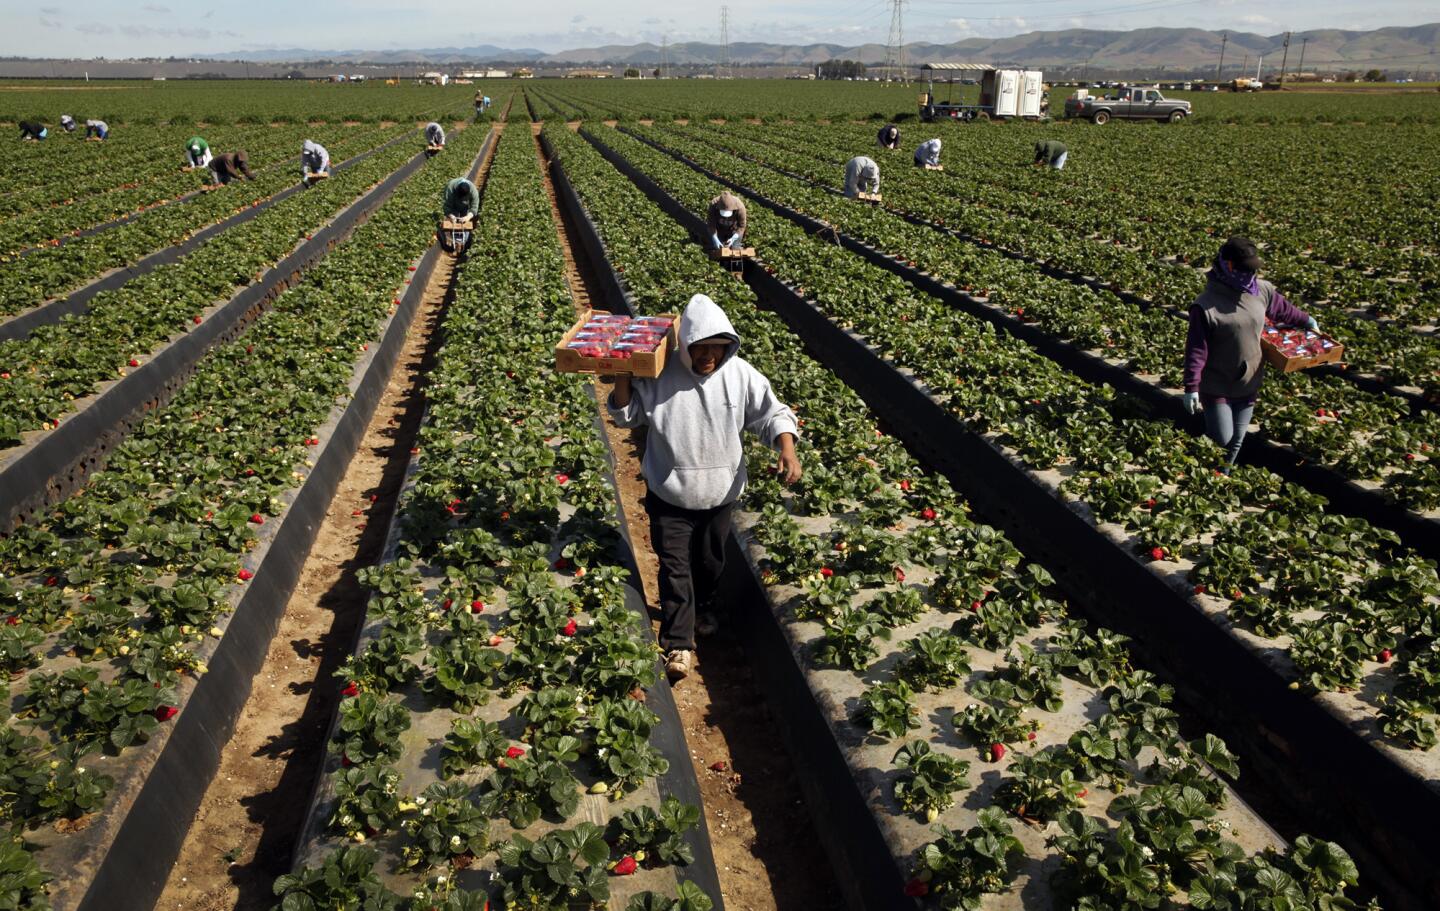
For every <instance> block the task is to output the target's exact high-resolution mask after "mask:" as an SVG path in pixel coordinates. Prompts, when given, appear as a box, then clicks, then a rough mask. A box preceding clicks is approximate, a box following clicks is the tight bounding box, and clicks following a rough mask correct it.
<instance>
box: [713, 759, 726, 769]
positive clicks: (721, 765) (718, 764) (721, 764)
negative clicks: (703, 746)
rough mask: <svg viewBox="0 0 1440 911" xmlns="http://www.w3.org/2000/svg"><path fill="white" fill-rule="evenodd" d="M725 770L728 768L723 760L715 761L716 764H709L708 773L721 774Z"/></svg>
mask: <svg viewBox="0 0 1440 911" xmlns="http://www.w3.org/2000/svg"><path fill="white" fill-rule="evenodd" d="M727 768H729V766H728V765H727V764H726V762H725V760H723V759H721V760H719V761H717V762H712V763H710V771H712V772H723V771H725V770H726V769H727Z"/></svg>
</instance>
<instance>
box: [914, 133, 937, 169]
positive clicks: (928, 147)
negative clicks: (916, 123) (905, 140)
mask: <svg viewBox="0 0 1440 911" xmlns="http://www.w3.org/2000/svg"><path fill="white" fill-rule="evenodd" d="M939 164H940V139H939V138H938V137H937V138H935V139H927V140H925V141H924V142H922V143H920V145H919V146H918V147H917V148H916V149H915V166H916V167H917V168H918V167H923V166H926V165H928V166H930V167H932V168H933V167H937V166H939Z"/></svg>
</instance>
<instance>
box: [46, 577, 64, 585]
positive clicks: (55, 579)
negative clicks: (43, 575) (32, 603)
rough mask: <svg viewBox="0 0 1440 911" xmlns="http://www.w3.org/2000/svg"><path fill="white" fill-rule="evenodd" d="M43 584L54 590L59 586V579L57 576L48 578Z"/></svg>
mask: <svg viewBox="0 0 1440 911" xmlns="http://www.w3.org/2000/svg"><path fill="white" fill-rule="evenodd" d="M45 584H46V585H47V586H49V587H50V588H54V587H55V586H57V585H59V584H60V577H59V576H51V577H50V578H48V579H46V580H45Z"/></svg>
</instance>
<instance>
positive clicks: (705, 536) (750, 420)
mask: <svg viewBox="0 0 1440 911" xmlns="http://www.w3.org/2000/svg"><path fill="white" fill-rule="evenodd" d="M739 350H740V336H739V334H737V333H736V332H735V327H734V326H732V325H731V324H730V319H729V318H728V317H727V316H726V315H725V312H724V311H723V310H721V309H720V307H719V306H718V305H716V303H715V302H714V301H712V300H711V299H710V298H708V297H706V296H705V295H703V294H697V295H695V296H694V297H692V298H690V303H689V304H688V305H687V306H686V307H685V312H684V314H682V315H681V317H680V348H679V350H678V351H677V352H676V357H674V358H671V359H670V361H669V362H668V363H667V364H666V365H665V369H664V370H663V371H662V372H661V374H660V376H659V377H657V378H655V379H653V380H650V379H632V378H630V377H628V376H622V377H617V378H616V380H615V391H614V392H613V393H611V395H610V399H609V401H608V402H607V406H608V408H609V411H610V414H611V416H612V417H613V418H614V419H615V423H616V424H617V425H618V426H620V427H639V426H641V425H648V426H649V428H650V430H649V433H648V434H647V436H646V445H645V459H644V462H643V463H642V464H641V467H640V471H641V474H642V475H644V477H645V484H646V486H647V487H648V492H647V493H646V495H645V509H646V511H647V512H649V514H650V538H651V543H652V544H653V545H654V547H655V554H656V556H657V557H659V560H660V609H661V613H662V615H663V616H662V620H661V623H660V647H661V648H662V649H664V651H665V671H666V673H667V674H668V675H669V676H670V678H671V679H672V680H679V679H680V678H682V677H685V676H686V675H687V674H689V673H690V669H691V667H692V666H693V664H694V661H695V635H696V633H697V632H699V633H700V634H701V635H708V634H709V633H711V632H713V631H714V629H715V620H714V616H713V614H712V613H711V608H712V605H713V599H714V597H715V591H716V586H717V585H718V583H719V581H720V575H721V572H722V571H723V570H724V568H725V542H726V539H727V538H728V537H729V535H730V519H731V514H732V513H733V512H734V509H735V500H736V498H738V497H739V496H740V493H741V492H742V491H743V490H744V489H745V481H746V472H745V451H744V447H743V445H742V441H741V435H742V434H743V433H744V431H746V430H748V431H750V432H751V433H754V434H755V435H756V436H758V437H759V438H760V439H761V440H763V441H764V442H765V443H766V444H767V445H769V446H770V447H772V448H774V449H777V450H778V451H779V453H780V455H779V462H778V465H777V470H778V471H779V472H780V475H781V478H782V480H784V482H785V483H787V484H793V483H794V482H795V481H798V480H799V479H800V460H799V458H797V457H796V455H795V440H796V435H797V433H798V431H797V430H796V421H795V414H794V412H792V411H791V410H790V409H789V408H788V407H787V406H785V405H784V404H782V403H781V402H780V400H779V399H777V398H776V397H775V393H774V391H773V390H772V389H771V388H770V381H769V380H767V379H766V378H765V377H764V376H763V375H762V374H761V373H760V372H759V371H758V370H756V369H755V368H754V367H752V366H750V364H749V363H747V362H746V361H745V360H744V359H742V358H741V357H740V356H739V354H738V352H739ZM702 607H703V611H704V612H703V614H702V615H701V617H700V618H699V620H698V622H697V618H696V613H697V609H702Z"/></svg>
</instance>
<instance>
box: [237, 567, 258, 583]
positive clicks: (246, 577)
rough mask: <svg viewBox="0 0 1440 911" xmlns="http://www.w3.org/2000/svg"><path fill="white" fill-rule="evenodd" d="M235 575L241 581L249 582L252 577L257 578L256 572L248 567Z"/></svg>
mask: <svg viewBox="0 0 1440 911" xmlns="http://www.w3.org/2000/svg"><path fill="white" fill-rule="evenodd" d="M235 575H236V576H237V577H238V578H239V579H240V581H241V582H249V581H250V580H251V579H253V578H255V574H254V573H252V572H251V571H250V570H248V569H242V570H240V571H239V572H238V573H236V574H235Z"/></svg>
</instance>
